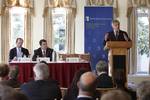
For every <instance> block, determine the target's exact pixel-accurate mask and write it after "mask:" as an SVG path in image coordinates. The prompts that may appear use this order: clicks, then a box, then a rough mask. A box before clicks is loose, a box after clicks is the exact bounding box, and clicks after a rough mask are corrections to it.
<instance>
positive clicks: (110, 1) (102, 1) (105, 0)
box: [87, 0, 119, 17]
mask: <svg viewBox="0 0 150 100" xmlns="http://www.w3.org/2000/svg"><path fill="white" fill-rule="evenodd" d="M87 5H89V6H112V7H113V9H114V16H115V17H119V11H118V9H119V8H118V0H87Z"/></svg>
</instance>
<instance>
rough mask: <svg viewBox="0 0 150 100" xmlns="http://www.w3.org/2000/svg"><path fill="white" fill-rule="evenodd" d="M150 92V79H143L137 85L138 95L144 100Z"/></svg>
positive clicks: (140, 99)
mask: <svg viewBox="0 0 150 100" xmlns="http://www.w3.org/2000/svg"><path fill="white" fill-rule="evenodd" d="M146 94H147V96H148V94H150V81H143V82H141V83H140V84H139V85H138V86H137V97H138V99H139V100H142V98H143V96H144V95H146Z"/></svg>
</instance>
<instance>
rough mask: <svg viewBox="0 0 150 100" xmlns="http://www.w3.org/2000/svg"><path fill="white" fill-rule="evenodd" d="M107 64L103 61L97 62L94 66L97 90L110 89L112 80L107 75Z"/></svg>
mask: <svg viewBox="0 0 150 100" xmlns="http://www.w3.org/2000/svg"><path fill="white" fill-rule="evenodd" d="M107 68H108V66H107V63H106V62H105V61H99V62H98V63H97V64H96V71H97V74H98V77H97V88H112V87H113V82H112V78H111V77H110V76H108V74H107Z"/></svg>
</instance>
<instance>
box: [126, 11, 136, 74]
mask: <svg viewBox="0 0 150 100" xmlns="http://www.w3.org/2000/svg"><path fill="white" fill-rule="evenodd" d="M136 23H137V22H136V8H133V10H132V12H131V14H130V16H129V17H128V33H129V35H130V38H131V39H132V42H133V44H132V48H131V49H130V55H129V57H130V58H129V59H130V68H129V72H130V74H134V73H136V70H137V68H136V66H137V65H136V63H137V61H136V58H137V57H136V54H137V52H136Z"/></svg>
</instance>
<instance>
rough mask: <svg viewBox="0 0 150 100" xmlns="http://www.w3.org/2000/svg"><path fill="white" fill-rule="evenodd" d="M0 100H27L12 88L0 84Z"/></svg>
mask: <svg viewBox="0 0 150 100" xmlns="http://www.w3.org/2000/svg"><path fill="white" fill-rule="evenodd" d="M0 100H28V98H27V97H26V96H25V95H24V94H22V93H20V92H18V91H16V90H14V89H13V88H11V87H8V86H6V85H1V84H0Z"/></svg>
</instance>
